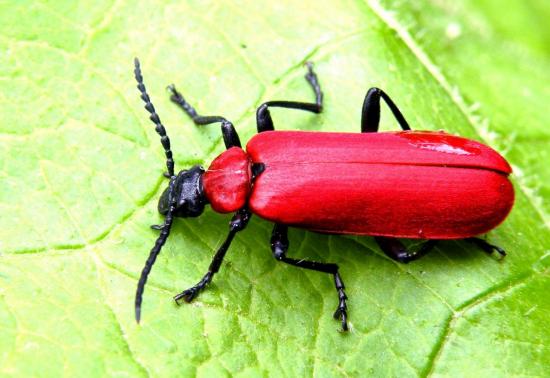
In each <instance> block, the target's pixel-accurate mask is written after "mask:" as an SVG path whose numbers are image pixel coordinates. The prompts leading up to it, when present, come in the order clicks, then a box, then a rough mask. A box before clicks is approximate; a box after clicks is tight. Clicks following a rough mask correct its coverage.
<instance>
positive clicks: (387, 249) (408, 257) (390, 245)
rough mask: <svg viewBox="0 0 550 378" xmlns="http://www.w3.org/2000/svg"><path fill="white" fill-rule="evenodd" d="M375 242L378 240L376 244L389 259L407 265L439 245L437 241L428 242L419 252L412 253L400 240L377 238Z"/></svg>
mask: <svg viewBox="0 0 550 378" xmlns="http://www.w3.org/2000/svg"><path fill="white" fill-rule="evenodd" d="M374 240H376V243H377V244H378V245H379V246H380V249H381V250H382V251H384V253H385V254H386V255H387V256H388V257H390V258H392V259H393V260H395V261H399V262H401V263H405V264H406V263H408V262H411V261H413V260H416V259H419V258H421V257H422V256H424V255H425V254H426V253H428V252H429V251H430V250H431V249H432V248H433V247H434V246H435V245H436V243H437V240H428V241H427V242H425V243H424V244H422V246H421V247H420V249H419V250H418V251H416V252H410V251H409V250H408V249H407V248H406V247H405V246H404V245H403V243H401V242H400V241H399V239H395V238H386V237H381V236H377V237H375V238H374Z"/></svg>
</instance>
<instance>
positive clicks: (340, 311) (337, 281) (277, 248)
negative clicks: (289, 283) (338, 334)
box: [271, 224, 348, 331]
mask: <svg viewBox="0 0 550 378" xmlns="http://www.w3.org/2000/svg"><path fill="white" fill-rule="evenodd" d="M288 246H289V242H288V227H287V226H285V225H280V224H276V225H275V227H274V228H273V233H272V234H271V251H272V252H273V257H275V258H276V259H277V260H278V261H282V262H284V263H287V264H290V265H293V266H297V267H299V268H304V269H310V270H315V271H317V272H323V273H330V274H332V275H333V276H334V286H335V287H336V291H337V292H338V307H337V308H336V311H335V312H334V318H335V319H340V320H341V321H342V329H343V330H344V331H347V330H348V322H347V319H348V315H347V305H346V299H347V298H348V297H347V296H346V293H345V292H344V289H345V286H344V282H342V278H341V277H340V274H339V273H338V265H336V264H330V263H328V264H327V263H320V262H316V261H308V260H301V259H300V260H296V259H291V258H289V257H286V252H287V251H288Z"/></svg>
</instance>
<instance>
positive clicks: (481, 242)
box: [464, 238, 506, 257]
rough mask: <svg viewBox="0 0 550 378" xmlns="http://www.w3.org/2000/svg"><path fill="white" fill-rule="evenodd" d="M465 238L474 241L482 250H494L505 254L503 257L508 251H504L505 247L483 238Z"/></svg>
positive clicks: (490, 251) (489, 251) (491, 251)
mask: <svg viewBox="0 0 550 378" xmlns="http://www.w3.org/2000/svg"><path fill="white" fill-rule="evenodd" d="M464 240H466V241H469V242H470V243H474V244H475V245H477V246H478V247H479V248H481V249H482V250H484V251H485V252H487V253H493V251H497V252H498V253H499V254H500V255H501V256H503V257H504V256H506V252H505V251H504V249H502V248H500V247H498V246H496V245H493V244H489V243H487V242H486V241H485V240H483V239H479V238H467V239H464Z"/></svg>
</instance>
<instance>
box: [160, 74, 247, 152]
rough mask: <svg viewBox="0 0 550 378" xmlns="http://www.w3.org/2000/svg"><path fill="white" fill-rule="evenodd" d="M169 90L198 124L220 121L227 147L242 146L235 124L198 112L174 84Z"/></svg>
mask: <svg viewBox="0 0 550 378" xmlns="http://www.w3.org/2000/svg"><path fill="white" fill-rule="evenodd" d="M168 90H169V91H170V93H171V96H170V100H171V101H172V102H173V103H174V104H176V105H178V106H179V107H180V108H181V109H182V110H183V111H184V112H185V113H186V114H187V115H188V116H189V117H191V119H192V120H193V122H194V123H195V125H197V126H204V125H209V124H211V123H216V122H220V123H221V128H222V136H223V141H224V143H225V147H226V148H227V149H229V148H231V147H241V140H240V139H239V134H237V130H235V127H234V126H233V124H232V123H231V122H230V121H228V120H227V119H225V118H224V117H221V116H202V115H200V114H198V113H197V111H196V110H195V108H194V107H192V106H191V104H189V103H188V102H187V100H185V98H183V96H182V94H181V93H180V92H179V91H178V90H177V89H176V86H175V85H174V84H171V85H169V86H168Z"/></svg>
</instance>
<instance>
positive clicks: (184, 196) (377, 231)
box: [134, 59, 514, 330]
mask: <svg viewBox="0 0 550 378" xmlns="http://www.w3.org/2000/svg"><path fill="white" fill-rule="evenodd" d="M307 67H308V72H307V74H306V80H307V81H308V83H309V84H310V85H311V87H312V88H313V90H314V92H315V97H316V101H315V103H303V102H291V101H270V102H266V103H264V104H263V105H261V106H260V107H259V108H258V110H257V112H256V119H257V128H258V132H259V134H258V135H256V136H254V137H253V138H252V139H251V140H250V141H249V142H248V144H247V146H246V150H243V149H242V148H241V143H240V140H239V137H238V135H237V132H236V131H235V128H234V127H233V125H232V124H231V122H229V121H228V120H226V119H225V118H223V117H219V116H206V117H205V116H200V115H198V114H197V112H196V111H195V109H194V108H193V107H192V106H191V105H189V104H188V103H187V102H186V101H185V99H184V98H183V97H182V95H181V94H180V93H179V92H178V91H177V90H176V88H175V87H174V86H173V85H171V86H169V89H170V91H171V93H172V95H171V100H172V101H173V102H174V103H176V104H178V105H179V106H180V107H181V108H182V109H183V110H184V111H185V112H186V113H187V114H188V115H189V116H190V117H191V118H192V119H193V121H194V122H195V124H197V125H207V124H210V123H215V122H219V123H221V128H222V135H223V139H224V142H225V145H226V147H227V150H226V151H225V152H223V153H222V154H221V155H219V156H218V157H217V158H216V159H215V160H214V161H213V162H212V164H211V165H210V167H209V168H208V170H207V171H204V169H203V168H202V167H200V166H198V165H197V166H194V167H192V168H191V169H189V170H183V171H180V172H179V173H178V174H177V175H175V174H174V161H173V160H172V152H171V150H170V140H169V139H168V136H167V135H166V130H165V129H164V126H163V125H162V123H161V121H160V119H159V117H158V115H157V113H156V112H155V108H154V106H153V104H152V103H151V101H150V99H149V96H148V94H147V92H146V90H145V86H144V84H143V77H142V75H141V70H140V66H139V61H138V60H137V59H136V60H135V71H134V72H135V77H136V80H137V82H138V89H139V90H140V92H141V98H142V99H143V101H144V102H145V108H146V109H147V110H148V111H149V113H150V119H151V120H152V121H153V123H155V125H156V131H157V133H158V134H159V135H160V136H161V142H162V145H163V147H164V150H165V153H166V159H167V160H166V165H167V168H168V172H167V174H166V176H167V177H169V178H170V184H169V186H168V188H167V189H166V190H165V191H164V193H163V194H162V196H161V198H160V200H159V205H158V209H159V212H160V213H161V214H163V215H164V216H165V220H164V224H162V225H160V226H152V227H153V228H154V229H157V230H160V236H159V237H158V239H157V241H156V243H155V246H154V247H153V249H152V250H151V253H150V255H149V258H148V259H147V262H146V263H145V267H144V268H143V271H142V273H141V277H140V280H139V283H138V288H137V293H136V301H135V315H136V320H137V321H138V322H139V320H140V314H141V301H142V295H143V290H144V287H145V282H146V281H147V276H148V274H149V272H150V270H151V267H152V265H153V264H154V262H155V259H156V257H157V255H158V254H159V252H160V250H161V248H162V246H163V245H164V243H165V242H166V239H167V238H168V235H169V233H170V228H171V225H172V221H173V218H174V217H197V216H199V215H200V214H201V213H202V212H203V210H204V207H205V205H206V204H210V205H211V206H212V208H213V209H214V210H215V211H217V212H219V213H229V212H235V215H234V216H233V218H232V220H231V222H230V226H229V235H228V236H227V239H226V240H225V242H224V243H223V244H222V246H221V247H220V248H219V249H218V251H217V252H216V254H215V255H214V258H213V259H212V263H211V264H210V267H209V269H208V272H207V273H206V274H205V275H204V276H203V278H202V279H201V280H200V281H199V282H198V283H197V284H196V285H195V286H193V287H191V288H189V289H187V290H184V291H183V292H181V293H180V294H178V295H176V296H175V297H174V298H175V300H176V302H178V303H179V300H181V299H183V300H185V301H186V302H190V301H192V300H193V299H194V298H195V297H196V296H197V294H198V293H199V292H200V291H201V290H202V289H204V288H205V287H206V285H207V284H208V283H209V282H210V281H211V280H212V276H213V275H214V274H215V273H216V272H217V271H218V270H219V268H220V265H221V263H222V260H223V258H224V256H225V253H226V252H227V249H228V248H229V245H230V244H231V241H232V240H233V237H234V236H235V234H236V233H237V232H238V231H241V230H243V229H244V228H245V227H246V225H247V223H248V221H249V219H250V216H251V215H252V214H256V215H258V216H260V217H262V218H264V219H267V220H269V221H272V222H274V223H275V226H274V229H273V233H272V236H271V250H272V252H273V256H274V257H275V258H276V259H277V260H279V261H282V262H285V263H287V264H290V265H294V266H297V267H300V268H305V269H311V270H316V271H319V272H325V273H330V274H332V275H333V277H334V283H335V287H336V290H337V292H338V306H337V309H336V312H335V313H334V317H335V318H336V319H340V320H341V322H342V328H343V329H344V330H347V329H348V325H347V306H346V299H347V296H346V294H345V292H344V288H345V287H344V283H343V281H342V278H341V277H340V274H339V273H338V265H336V264H331V263H320V262H314V261H308V260H301V259H300V260H297V259H292V258H289V257H287V256H286V252H287V250H288V246H289V242H288V237H287V229H288V226H291V227H299V228H305V229H308V230H312V231H318V232H324V233H331V234H354V235H371V236H374V237H375V240H376V242H377V243H378V245H379V246H380V248H381V249H382V250H383V251H384V252H385V253H386V255H388V256H389V257H391V258H392V259H394V260H397V261H400V262H404V263H406V262H409V261H412V260H414V259H417V258H419V257H421V256H422V255H424V254H425V253H426V252H428V251H429V250H430V249H431V248H432V247H433V246H434V244H435V243H436V241H437V240H441V239H466V240H468V241H471V242H473V243H475V244H476V245H478V246H479V247H480V248H482V249H483V250H485V251H486V252H492V251H493V250H496V251H497V252H498V253H500V254H501V255H503V256H504V255H505V252H504V250H502V249H501V248H499V247H497V246H494V245H491V244H489V243H487V242H486V241H485V240H483V239H478V238H475V237H474V236H476V235H479V234H484V233H486V232H488V231H489V230H491V229H493V228H495V227H496V226H497V225H498V224H500V223H501V222H502V221H503V220H504V218H506V216H507V215H508V213H509V212H510V210H511V208H512V205H513V203H514V189H513V186H512V184H511V182H510V180H509V179H508V176H509V174H510V173H511V168H510V165H509V164H508V163H507V162H506V160H505V159H504V158H503V157H502V156H500V155H499V154H498V153H497V152H496V151H494V150H493V149H491V148H490V147H488V146H486V145H484V144H481V143H478V142H475V141H473V140H469V139H465V138H461V137H457V136H453V135H449V134H446V133H444V132H430V131H411V130H410V127H409V125H408V123H407V121H406V120H405V118H404V117H403V115H402V114H401V112H400V111H399V109H398V108H397V106H396V105H395V104H394V103H393V101H392V100H391V99H390V98H389V96H388V95H387V94H386V93H385V92H383V91H382V90H380V89H378V88H371V89H370V90H369V91H368V92H367V95H366V97H365V100H364V103H363V109H362V119H361V133H321V132H300V131H274V128H273V121H272V119H271V115H270V114H269V107H283V108H291V109H298V110H306V111H310V112H314V113H320V112H321V111H322V100H323V95H322V92H321V89H320V86H319V82H318V80H317V76H316V74H315V73H314V72H313V67H312V65H311V63H308V64H307ZM380 98H382V99H383V100H384V101H385V102H386V103H387V105H388V106H389V108H390V109H391V111H392V113H393V114H394V116H395V118H396V119H397V121H398V123H399V125H400V126H401V128H402V129H403V130H404V131H399V132H377V131H378V124H379V121H380ZM397 238H408V239H427V241H426V242H425V243H424V244H423V245H422V246H421V247H420V248H419V249H418V251H415V252H410V251H408V250H407V248H406V247H405V246H404V245H403V244H402V243H401V242H400V241H399V239H397Z"/></svg>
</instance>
